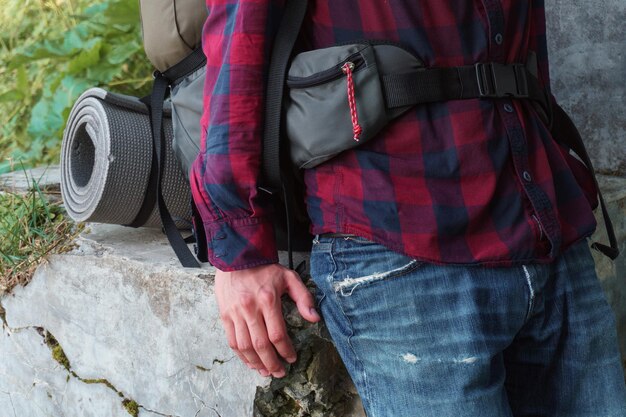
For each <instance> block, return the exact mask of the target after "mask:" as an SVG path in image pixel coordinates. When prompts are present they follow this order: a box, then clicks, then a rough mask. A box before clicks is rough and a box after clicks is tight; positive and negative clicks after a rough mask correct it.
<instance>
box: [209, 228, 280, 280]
mask: <svg viewBox="0 0 626 417" xmlns="http://www.w3.org/2000/svg"><path fill="white" fill-rule="evenodd" d="M203 225H204V230H205V233H206V240H207V255H208V259H209V262H210V263H211V264H212V265H213V266H214V267H216V268H218V269H220V270H222V271H237V270H240V269H247V268H252V267H255V266H259V265H267V264H273V263H277V262H278V252H277V249H276V238H275V236H274V226H273V224H272V222H271V221H270V219H269V218H253V217H249V218H243V219H229V220H227V221H223V220H222V221H215V222H204V223H203Z"/></svg>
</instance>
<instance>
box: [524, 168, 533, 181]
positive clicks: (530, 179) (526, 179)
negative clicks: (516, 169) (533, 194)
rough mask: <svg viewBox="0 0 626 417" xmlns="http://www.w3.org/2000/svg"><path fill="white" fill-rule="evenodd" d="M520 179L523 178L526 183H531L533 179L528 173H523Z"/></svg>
mask: <svg viewBox="0 0 626 417" xmlns="http://www.w3.org/2000/svg"><path fill="white" fill-rule="evenodd" d="M522 177H524V180H525V181H526V182H531V181H532V180H533V177H531V176H530V173H529V172H528V171H524V172H523V173H522Z"/></svg>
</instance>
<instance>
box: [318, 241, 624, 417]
mask: <svg viewBox="0 0 626 417" xmlns="http://www.w3.org/2000/svg"><path fill="white" fill-rule="evenodd" d="M311 275H312V277H313V280H314V281H315V283H316V285H317V290H318V291H317V293H316V302H317V304H318V308H319V310H320V311H321V313H322V316H323V318H324V320H325V322H326V325H327V327H328V330H329V332H330V334H331V336H332V339H333V341H334V344H335V346H336V347H337V350H338V351H339V354H340V355H341V357H342V359H343V361H344V363H345V365H346V367H347V369H348V372H349V373H350V376H351V377H352V380H353V381H354V384H355V385H356V388H357V390H358V392H359V395H360V396H361V399H362V401H363V406H364V408H365V410H366V412H367V415H368V416H369V417H427V416H436V417H446V416H455V417H456V416H458V417H461V416H463V417H478V416H485V417H505V416H516V417H517V416H520V417H521V416H525V417H531V416H532V417H539V416H546V417H548V416H549V417H561V416H562V417H582V416H585V417H626V387H625V385H624V373H623V370H622V367H621V364H620V356H619V351H618V344H617V334H616V325H615V318H614V315H613V312H612V311H611V309H610V307H609V305H608V304H607V301H606V298H605V296H604V293H603V291H602V289H601V287H600V285H599V282H598V279H597V277H596V274H595V270H594V263H593V259H592V257H591V254H590V251H589V248H588V246H587V243H586V242H584V241H583V242H580V243H578V244H576V245H575V246H573V247H572V248H571V249H569V250H568V251H567V252H566V253H564V254H562V256H561V257H560V258H559V259H558V260H556V261H555V262H554V263H552V264H550V265H539V264H528V265H523V266H515V267H508V268H483V267H476V266H438V265H432V264H428V263H423V262H419V261H417V260H415V259H412V258H409V257H406V256H404V255H401V254H398V253H396V252H393V251H391V250H389V249H387V248H385V247H384V246H382V245H379V244H376V243H373V242H371V241H368V240H366V239H362V238H345V237H338V238H332V237H323V236H322V237H316V239H315V240H314V245H313V252H312V255H311Z"/></svg>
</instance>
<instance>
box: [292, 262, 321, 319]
mask: <svg viewBox="0 0 626 417" xmlns="http://www.w3.org/2000/svg"><path fill="white" fill-rule="evenodd" d="M286 284H287V288H286V290H287V294H289V297H291V299H292V300H293V301H294V302H295V303H296V306H297V307H298V312H299V313H300V315H301V316H302V317H303V318H304V319H305V320H307V321H309V322H311V323H316V322H318V321H320V320H321V317H320V315H319V313H318V312H317V310H315V303H314V302H313V296H312V295H311V293H310V292H309V290H308V289H307V288H306V286H305V285H304V283H303V282H302V280H301V279H300V277H299V276H298V274H296V273H295V272H293V271H289V272H288V273H287V274H286Z"/></svg>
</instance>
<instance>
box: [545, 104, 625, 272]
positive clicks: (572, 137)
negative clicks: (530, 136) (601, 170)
mask: <svg viewBox="0 0 626 417" xmlns="http://www.w3.org/2000/svg"><path fill="white" fill-rule="evenodd" d="M552 115H553V125H552V131H553V132H555V133H554V135H553V136H555V138H557V139H558V140H561V141H562V142H563V143H564V144H565V145H567V146H568V147H569V148H570V149H571V150H573V151H574V152H575V153H576V155H578V156H579V157H580V159H581V160H582V161H583V162H584V163H585V165H586V166H587V169H589V171H590V172H591V176H592V177H593V181H594V183H595V185H596V188H597V189H598V199H599V200H600V207H601V209H602V217H603V218H604V227H605V228H606V234H607V236H608V238H609V244H610V246H607V245H604V244H602V243H599V242H594V243H593V244H592V245H591V247H592V248H593V249H595V250H597V251H599V252H602V253H603V254H604V255H606V256H608V257H609V258H611V259H612V260H615V258H617V256H618V255H619V247H618V244H617V238H616V237H615V230H614V229H613V223H612V222H611V218H610V217H609V212H608V210H607V208H606V204H605V202H604V197H602V191H600V186H599V185H598V179H597V178H596V174H595V171H594V169H593V165H592V163H591V158H589V154H588V153H587V149H586V148H585V144H584V142H583V139H582V138H581V137H580V133H579V132H578V129H576V126H575V125H574V122H573V121H572V119H571V118H570V117H569V116H568V114H567V113H566V112H565V110H563V109H562V108H561V107H560V106H559V105H558V104H556V103H552Z"/></svg>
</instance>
